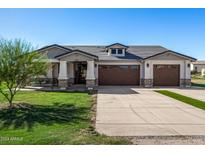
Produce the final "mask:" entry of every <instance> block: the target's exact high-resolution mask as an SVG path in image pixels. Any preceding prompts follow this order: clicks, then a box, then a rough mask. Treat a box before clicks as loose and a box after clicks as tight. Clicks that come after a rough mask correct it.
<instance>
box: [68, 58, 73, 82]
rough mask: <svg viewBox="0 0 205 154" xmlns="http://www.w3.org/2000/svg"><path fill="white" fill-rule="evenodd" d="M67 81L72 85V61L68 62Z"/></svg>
mask: <svg viewBox="0 0 205 154" xmlns="http://www.w3.org/2000/svg"><path fill="white" fill-rule="evenodd" d="M68 78H69V79H68V82H69V85H72V84H73V83H74V64H73V62H69V63H68Z"/></svg>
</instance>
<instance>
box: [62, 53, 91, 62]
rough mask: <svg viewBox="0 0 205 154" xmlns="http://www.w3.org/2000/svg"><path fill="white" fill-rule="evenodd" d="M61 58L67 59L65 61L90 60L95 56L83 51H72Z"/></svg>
mask: <svg viewBox="0 0 205 154" xmlns="http://www.w3.org/2000/svg"><path fill="white" fill-rule="evenodd" d="M60 60H65V61H88V60H93V58H91V57H89V56H87V55H84V54H81V53H72V54H69V55H67V56H66V55H65V56H64V57H62V58H60Z"/></svg>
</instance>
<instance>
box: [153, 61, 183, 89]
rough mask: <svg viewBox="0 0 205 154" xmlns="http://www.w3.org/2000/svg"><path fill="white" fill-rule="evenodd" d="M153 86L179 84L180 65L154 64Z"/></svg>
mask: <svg viewBox="0 0 205 154" xmlns="http://www.w3.org/2000/svg"><path fill="white" fill-rule="evenodd" d="M153 69H154V70H153V75H154V82H153V84H154V86H179V81H180V79H179V78H180V65H154V68H153Z"/></svg>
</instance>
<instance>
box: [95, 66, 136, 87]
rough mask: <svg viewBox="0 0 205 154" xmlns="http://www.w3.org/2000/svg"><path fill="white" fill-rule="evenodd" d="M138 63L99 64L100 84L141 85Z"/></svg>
mask: <svg viewBox="0 0 205 154" xmlns="http://www.w3.org/2000/svg"><path fill="white" fill-rule="evenodd" d="M139 70H140V68H139V66H138V65H99V70H98V78H99V79H98V80H99V85H139V80H140V75H139V73H140V71H139Z"/></svg>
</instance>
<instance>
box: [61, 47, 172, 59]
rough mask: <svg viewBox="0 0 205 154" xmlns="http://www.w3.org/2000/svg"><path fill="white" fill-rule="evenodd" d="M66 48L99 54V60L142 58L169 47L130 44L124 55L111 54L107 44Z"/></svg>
mask: <svg viewBox="0 0 205 154" xmlns="http://www.w3.org/2000/svg"><path fill="white" fill-rule="evenodd" d="M64 47H66V48H69V49H72V50H75V49H79V50H81V51H84V52H87V53H90V54H94V55H97V56H98V58H99V60H132V59H133V60H140V59H144V58H147V57H149V56H152V55H155V54H158V53H161V52H165V51H167V50H168V49H166V48H164V47H162V46H128V48H127V50H126V51H127V52H126V54H125V56H124V57H116V56H109V55H108V54H107V52H106V51H105V49H106V47H107V46H64Z"/></svg>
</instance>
